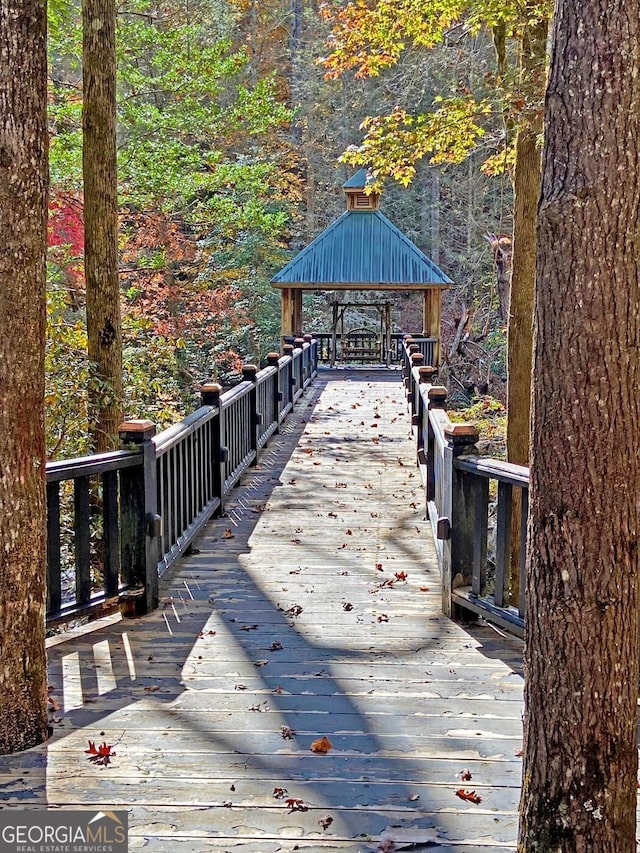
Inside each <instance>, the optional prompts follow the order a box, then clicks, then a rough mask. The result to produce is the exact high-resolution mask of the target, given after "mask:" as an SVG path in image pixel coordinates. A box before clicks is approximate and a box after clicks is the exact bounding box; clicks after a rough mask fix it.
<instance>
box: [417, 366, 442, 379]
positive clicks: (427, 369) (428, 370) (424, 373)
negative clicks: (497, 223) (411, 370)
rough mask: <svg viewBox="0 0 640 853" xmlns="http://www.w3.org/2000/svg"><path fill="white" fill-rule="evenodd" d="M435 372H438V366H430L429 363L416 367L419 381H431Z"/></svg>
mask: <svg viewBox="0 0 640 853" xmlns="http://www.w3.org/2000/svg"><path fill="white" fill-rule="evenodd" d="M437 373H438V368H437V367H432V366H431V365H430V364H429V365H426V364H425V365H423V366H421V367H419V368H418V375H419V377H420V382H421V383H428V382H431V381H432V379H433V378H434V376H436V375H437Z"/></svg>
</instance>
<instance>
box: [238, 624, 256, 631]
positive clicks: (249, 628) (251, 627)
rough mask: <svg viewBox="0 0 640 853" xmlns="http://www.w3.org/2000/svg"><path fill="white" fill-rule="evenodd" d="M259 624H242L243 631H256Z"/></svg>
mask: <svg viewBox="0 0 640 853" xmlns="http://www.w3.org/2000/svg"><path fill="white" fill-rule="evenodd" d="M257 627H258V626H257V625H256V624H253V625H241V626H240V630H241V631H255V630H256V628H257Z"/></svg>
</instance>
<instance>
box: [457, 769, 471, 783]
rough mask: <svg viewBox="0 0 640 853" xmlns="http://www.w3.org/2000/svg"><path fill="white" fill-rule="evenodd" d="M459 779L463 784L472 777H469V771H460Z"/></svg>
mask: <svg viewBox="0 0 640 853" xmlns="http://www.w3.org/2000/svg"><path fill="white" fill-rule="evenodd" d="M460 778H461V779H462V781H463V782H470V781H471V780H472V779H473V776H472V775H471V771H470V770H461V771H460Z"/></svg>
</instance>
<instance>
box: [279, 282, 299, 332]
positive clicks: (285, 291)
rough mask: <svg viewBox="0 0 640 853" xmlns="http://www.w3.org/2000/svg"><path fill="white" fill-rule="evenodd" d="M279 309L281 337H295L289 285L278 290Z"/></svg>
mask: <svg viewBox="0 0 640 853" xmlns="http://www.w3.org/2000/svg"><path fill="white" fill-rule="evenodd" d="M280 293H281V297H280V309H281V334H282V337H283V339H285V340H286V339H287V338H293V337H295V328H294V322H293V290H292V289H291V288H290V287H283V288H282V290H281V291H280Z"/></svg>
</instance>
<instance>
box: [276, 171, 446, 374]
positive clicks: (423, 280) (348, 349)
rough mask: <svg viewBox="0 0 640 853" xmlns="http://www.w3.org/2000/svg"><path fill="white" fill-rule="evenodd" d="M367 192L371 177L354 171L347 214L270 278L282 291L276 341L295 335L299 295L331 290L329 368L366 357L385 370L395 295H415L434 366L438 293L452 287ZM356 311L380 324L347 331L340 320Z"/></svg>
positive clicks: (300, 328) (377, 196) (300, 325)
mask: <svg viewBox="0 0 640 853" xmlns="http://www.w3.org/2000/svg"><path fill="white" fill-rule="evenodd" d="M373 187H374V177H373V175H371V173H369V172H367V170H366V169H360V171H359V172H357V173H356V174H355V175H354V176H353V177H352V178H351V179H350V180H348V181H347V182H346V183H345V184H344V185H343V189H344V192H345V195H346V197H347V210H346V211H345V212H344V213H343V214H342V215H341V216H340V217H339V218H338V219H336V220H335V222H333V223H332V224H331V225H329V226H328V228H326V229H325V230H324V231H323V232H322V233H321V234H319V235H318V236H317V237H316V238H315V240H313V241H312V242H311V243H309V245H308V246H306V247H305V248H304V249H303V250H302V251H301V252H300V253H299V254H298V255H296V256H295V257H294V258H293V259H292V260H291V261H290V262H289V263H288V264H287V265H286V266H285V267H283V268H282V269H281V270H280V271H279V272H278V273H277V274H276V275H275V276H274V278H273V279H272V285H273V286H274V287H276V288H279V289H280V292H281V304H282V335H283V338H284V339H285V340H287V339H289V338H295V337H299V336H301V335H302V332H303V294H304V293H305V292H318V291H324V292H331V294H332V296H331V301H332V303H333V321H332V329H331V335H332V346H331V359H330V360H331V364H332V365H333V364H334V363H335V361H336V360H340V361H350V362H352V361H360V362H364V361H365V359H367V360H369V362H370V363H377V362H380V363H386V364H387V366H388V365H389V361H390V353H391V334H392V332H393V307H394V304H395V303H396V301H397V299H398V297H399V295H400V294H407V293H417V294H421V295H422V300H423V311H422V314H423V320H422V325H423V328H422V334H423V335H424V336H425V337H427V338H432V339H434V342H435V343H434V361H435V362H436V364H435V365H434V366H437V364H438V362H439V359H440V346H439V342H440V315H441V295H442V291H443V290H445V289H446V288H448V287H450V286H451V284H452V281H451V279H450V278H449V277H448V276H447V275H446V274H445V273H444V272H443V271H442V270H441V269H440V267H438V266H437V264H435V263H434V262H433V261H432V260H431V259H430V258H428V257H427V256H426V255H425V254H424V252H422V251H421V250H420V249H419V248H418V247H417V246H416V245H415V244H414V243H412V242H411V240H409V238H408V237H407V236H406V235H404V234H403V233H402V231H400V229H399V228H397V227H396V226H395V225H394V224H393V222H391V221H390V220H389V219H388V218H387V217H386V216H385V215H384V214H383V213H382V212H381V211H380V194H379V193H378V192H377V191H376V190H375V189H373ZM355 306H357V307H358V308H360V309H362V310H363V311H364V310H365V309H370V313H371V311H373V312H374V313H375V312H377V314H378V318H377V319H378V321H379V326H378V324H377V323H376V327H375V328H374V327H373V326H366V325H363V322H362V321H361V320H358V321H357V322H356V323H355V327H354V328H349V327H348V322H346V321H345V315H346V314H347V312H348V309H349V308H353V307H355ZM376 329H377V333H376V334H375V335H374V334H373V332H374V331H376ZM403 331H404V330H403ZM411 331H415V330H411Z"/></svg>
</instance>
